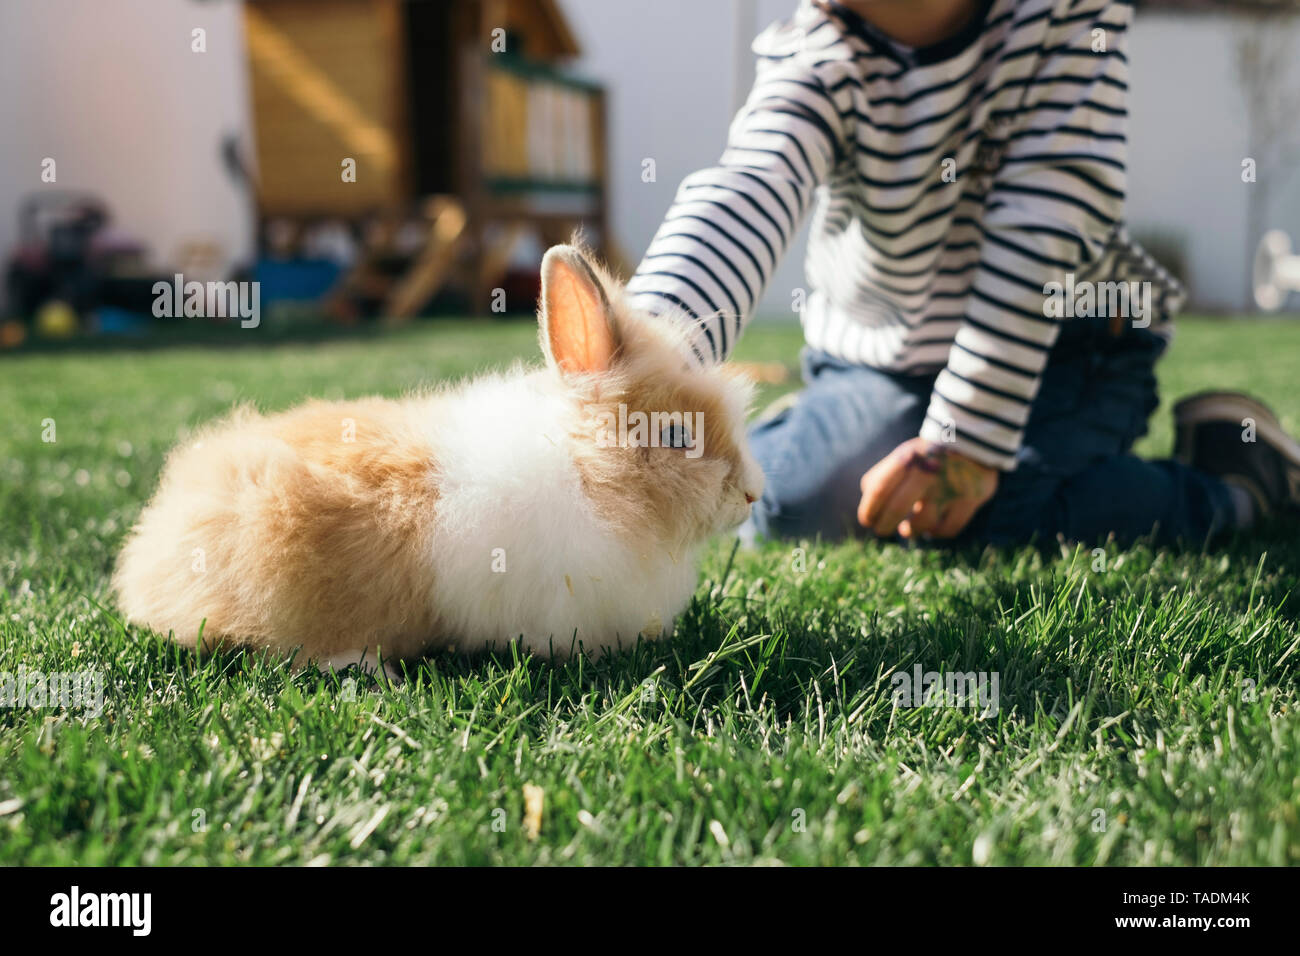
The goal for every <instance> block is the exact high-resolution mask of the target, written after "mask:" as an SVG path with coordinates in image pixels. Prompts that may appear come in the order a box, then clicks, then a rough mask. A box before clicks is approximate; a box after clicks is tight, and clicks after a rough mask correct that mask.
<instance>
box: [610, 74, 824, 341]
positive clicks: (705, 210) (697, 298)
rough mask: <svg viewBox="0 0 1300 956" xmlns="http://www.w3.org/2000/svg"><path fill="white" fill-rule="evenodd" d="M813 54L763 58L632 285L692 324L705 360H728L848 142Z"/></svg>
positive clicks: (638, 295)
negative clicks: (718, 150)
mask: <svg viewBox="0 0 1300 956" xmlns="http://www.w3.org/2000/svg"><path fill="white" fill-rule="evenodd" d="M814 60H815V57H814V56H813V55H811V54H806V53H792V54H791V55H789V56H786V57H770V58H765V59H763V60H761V61H760V64H759V71H758V76H757V79H756V81H755V84H754V87H753V90H752V91H751V92H750V95H749V97H748V99H747V100H746V103H745V105H744V107H743V108H742V109H741V110H740V112H739V113H738V114H737V115H736V117H735V119H734V120H733V121H732V124H731V127H730V130H729V132H728V136H727V145H726V149H725V151H724V152H723V154H722V158H721V159H720V160H719V162H718V164H717V165H716V166H713V167H711V168H708V169H704V170H700V171H699V172H696V173H692V174H691V175H690V176H688V177H686V179H685V180H683V182H682V184H681V186H680V187H679V188H678V190H677V195H676V197H675V198H674V200H673V203H672V206H671V207H670V208H669V210H668V212H667V215H666V216H665V217H664V221H663V224H662V225H661V226H660V227H659V230H658V232H656V234H655V236H654V239H653V240H652V241H651V243H650V247H649V249H648V250H647V251H646V254H645V257H644V259H642V261H641V264H640V266H639V267H638V269H637V271H636V274H635V275H634V276H633V277H632V279H631V281H630V282H629V283H628V292H629V293H630V294H631V296H632V300H633V302H634V304H636V305H637V306H638V307H641V308H644V309H647V310H649V311H651V312H655V313H662V312H666V311H669V310H672V311H675V312H676V313H677V314H678V315H680V316H684V317H685V319H686V320H687V321H688V322H690V323H691V326H692V332H693V335H692V344H693V346H694V348H695V352H696V355H697V356H698V357H699V358H700V360H701V361H702V362H706V363H707V362H721V361H722V360H723V359H725V358H726V357H727V355H728V354H729V353H730V351H731V349H732V348H733V347H734V346H735V344H736V340H737V338H739V336H740V333H741V330H742V329H743V328H744V326H745V323H746V322H748V320H749V319H750V317H751V316H752V315H753V312H754V307H755V306H756V305H757V303H758V300H759V298H760V297H761V296H762V294H763V290H764V289H765V288H766V286H767V283H768V280H769V279H770V278H771V276H772V273H773V271H774V270H775V268H776V265H777V263H778V262H779V261H780V259H781V257H782V256H783V255H784V254H785V251H786V249H787V247H788V246H789V244H790V241H791V239H792V238H793V236H794V234H795V233H796V232H797V231H798V229H799V225H800V223H801V222H802V221H803V217H804V215H805V214H806V213H807V211H808V208H809V206H810V204H811V202H812V198H813V191H814V190H815V189H816V188H817V186H818V185H820V184H821V183H823V182H825V181H826V179H827V178H828V176H829V175H830V172H831V170H832V169H833V168H834V167H835V164H836V162H837V161H838V158H839V157H840V156H841V155H842V151H843V148H844V142H845V138H844V132H843V119H842V116H841V112H840V110H839V109H837V107H836V103H835V100H834V99H833V97H832V96H831V94H830V93H829V92H827V88H826V84H825V83H824V82H823V81H822V80H821V79H820V78H819V77H818V75H817V74H818V71H817V68H816V66H815V63H814Z"/></svg>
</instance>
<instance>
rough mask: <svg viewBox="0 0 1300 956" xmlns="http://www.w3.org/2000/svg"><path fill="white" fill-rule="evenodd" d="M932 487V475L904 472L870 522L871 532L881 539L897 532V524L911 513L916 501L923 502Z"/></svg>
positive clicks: (911, 471)
mask: <svg viewBox="0 0 1300 956" xmlns="http://www.w3.org/2000/svg"><path fill="white" fill-rule="evenodd" d="M933 486H934V475H932V474H930V473H928V472H924V471H919V470H915V469H912V470H909V471H907V472H905V473H904V475H903V478H902V480H901V481H899V482H898V484H897V485H895V486H894V490H893V492H891V493H890V495H889V499H888V500H887V501H886V502H885V506H884V507H883V508H882V509H881V510H880V513H879V514H878V515H876V518H875V520H874V521H872V522H871V530H872V531H873V532H875V533H876V534H877V535H880V536H881V537H884V536H886V535H891V534H893V533H894V532H895V531H897V530H898V525H899V523H900V522H902V520H903V519H904V518H906V517H907V516H908V515H910V514H911V513H912V509H913V507H915V505H916V503H917V502H918V501H922V500H924V498H925V496H926V494H927V493H928V492H929V491H930V489H931V488H932V487H933Z"/></svg>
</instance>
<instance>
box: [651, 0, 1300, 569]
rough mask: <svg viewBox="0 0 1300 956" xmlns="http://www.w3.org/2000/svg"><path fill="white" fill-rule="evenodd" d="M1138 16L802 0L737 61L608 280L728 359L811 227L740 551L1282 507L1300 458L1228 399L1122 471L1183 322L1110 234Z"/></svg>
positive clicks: (1174, 296)
mask: <svg viewBox="0 0 1300 956" xmlns="http://www.w3.org/2000/svg"><path fill="white" fill-rule="evenodd" d="M1131 18H1132V7H1131V4H1130V3H1123V2H1115V0H856V2H850V0H842V2H834V0H804V2H803V3H802V5H801V6H800V7H799V9H798V11H797V12H796V14H795V16H794V18H793V19H792V20H791V21H789V22H787V23H782V24H776V25H774V26H772V27H771V28H769V29H768V30H766V31H765V32H764V33H763V34H762V35H761V36H759V38H758V39H757V40H756V41H755V43H754V50H755V52H756V53H757V54H758V56H759V65H758V77H757V81H756V83H755V85H754V89H753V91H752V93H751V94H750V96H749V99H748V101H747V102H746V104H745V106H744V108H743V109H742V110H741V111H740V113H739V114H738V115H737V116H736V118H735V120H734V121H733V123H732V125H731V129H730V133H729V136H728V142H727V148H726V150H725V152H724V153H723V155H722V159H721V161H720V162H719V164H718V165H717V166H715V167H713V168H711V169H707V170H704V171H701V172H698V173H695V174H693V175H692V176H689V177H688V178H687V179H686V180H685V181H684V182H683V183H682V185H681V188H680V190H679V192H678V194H677V197H676V199H675V201H674V203H673V205H672V208H671V209H669V211H668V214H667V216H666V217H665V220H664V223H663V225H662V226H661V227H660V229H659V231H658V233H657V234H656V235H655V237H654V240H653V242H652V243H651V245H650V248H649V250H648V251H647V253H646V256H645V259H644V260H643V261H642V263H641V266H640V268H639V269H638V271H637V273H636V275H635V276H634V277H633V279H632V281H631V282H630V284H629V290H630V291H631V292H632V293H633V296H634V300H635V302H636V304H637V305H640V306H642V307H645V308H649V309H651V310H654V311H659V312H665V313H668V312H671V313H673V314H675V315H678V316H679V317H683V316H684V317H685V319H686V320H687V321H689V322H691V323H692V333H693V341H694V345H695V350H696V353H697V356H698V358H699V359H700V360H701V361H703V362H717V361H721V360H723V359H724V358H726V356H727V354H728V352H729V351H730V349H731V348H732V346H734V345H735V342H736V339H737V338H738V337H739V335H740V333H741V330H742V328H743V327H744V324H745V322H746V321H747V319H748V318H749V316H750V315H751V313H752V312H753V309H754V306H755V304H756V303H757V301H758V299H759V297H760V295H761V294H762V291H763V289H764V287H765V285H766V283H767V280H768V279H769V277H770V276H771V274H772V271H773V270H774V268H775V267H776V264H777V260H778V259H779V258H780V256H781V255H782V254H783V253H784V251H785V249H786V246H787V245H788V243H789V241H790V239H791V237H792V236H793V235H794V234H795V232H796V231H797V230H798V228H799V225H800V223H801V221H802V220H803V218H804V216H805V215H806V214H807V213H808V212H809V210H810V209H811V211H812V216H813V221H812V228H811V236H810V240H809V246H808V257H807V261H806V264H805V269H806V275H807V283H808V286H809V289H808V291H807V296H806V304H805V305H804V307H803V309H802V313H801V320H802V323H803V327H804V332H805V337H806V339H807V347H806V348H805V350H804V355H803V372H804V379H805V382H806V388H805V389H804V391H803V392H802V393H800V395H799V396H798V398H797V401H795V402H794V403H792V404H789V405H787V406H786V407H785V408H783V409H782V410H780V411H779V412H778V413H776V414H773V415H769V416H765V417H764V418H763V419H762V420H760V422H759V423H758V424H757V425H756V426H755V427H754V429H753V432H752V436H751V437H752V441H753V448H754V453H755V455H756V457H757V458H758V461H759V463H760V464H761V465H762V466H763V470H764V472H765V474H766V477H767V486H766V490H765V492H764V494H763V497H762V498H761V499H760V501H759V502H758V503H757V504H756V505H755V508H754V512H753V516H752V518H751V522H752V526H753V527H752V528H751V529H750V530H751V531H757V532H759V533H763V534H767V535H779V536H812V535H815V534H821V535H822V536H824V537H826V538H834V537H837V536H841V535H843V534H845V533H846V532H848V531H850V530H853V529H854V527H855V525H854V518H855V517H856V526H857V528H859V529H861V528H865V529H869V530H870V531H872V532H874V533H875V534H877V535H892V534H894V533H895V532H896V533H898V534H900V535H902V536H904V537H911V536H925V537H935V538H952V537H957V536H959V535H960V536H962V537H964V538H967V539H975V540H982V541H991V542H1015V541H1025V540H1028V539H1030V538H1033V537H1035V536H1043V535H1049V536H1050V535H1056V534H1064V535H1065V536H1067V537H1070V538H1074V539H1082V540H1089V539H1095V538H1100V537H1104V536H1106V535H1107V534H1111V533H1114V534H1117V535H1119V536H1122V537H1133V536H1137V535H1141V534H1146V533H1149V532H1152V531H1155V532H1157V533H1158V534H1159V535H1160V536H1162V537H1163V538H1165V539H1178V538H1181V539H1184V540H1187V541H1191V542H1193V543H1199V542H1201V541H1203V540H1205V539H1207V538H1209V537H1211V536H1212V535H1214V534H1216V533H1218V532H1220V531H1222V530H1225V529H1229V528H1234V527H1245V526H1248V525H1249V524H1251V523H1252V522H1254V521H1255V520H1257V519H1259V518H1261V517H1263V516H1264V515H1266V514H1267V513H1269V512H1271V511H1273V510H1275V509H1278V508H1281V507H1284V506H1290V505H1294V504H1296V503H1297V502H1300V444H1297V443H1296V442H1294V441H1293V440H1291V439H1290V438H1289V437H1288V436H1286V435H1285V434H1284V433H1283V431H1282V429H1281V427H1280V426H1279V425H1278V423H1277V421H1276V419H1275V418H1274V417H1273V416H1272V414H1271V413H1270V412H1269V411H1268V410H1267V409H1265V408H1263V407H1261V406H1259V405H1258V404H1256V403H1254V402H1251V401H1250V400H1249V399H1246V398H1245V397H1244V396H1236V395H1230V394H1223V393H1219V394H1213V395H1207V396H1201V397H1199V398H1196V399H1193V400H1190V401H1189V402H1184V403H1182V404H1180V406H1179V407H1178V408H1177V409H1176V417H1177V426H1178V447H1177V449H1176V458H1175V460H1170V461H1144V460H1141V459H1138V458H1136V457H1134V456H1133V455H1132V454H1130V449H1131V447H1132V444H1133V442H1134V441H1135V440H1136V439H1137V438H1138V437H1140V436H1141V435H1142V434H1144V433H1145V431H1146V420H1147V417H1148V416H1149V415H1150V414H1151V412H1152V411H1153V410H1154V409H1155V407H1156V405H1157V398H1156V388H1155V376H1154V373H1153V366H1154V364H1155V361H1156V359H1157V358H1158V357H1159V356H1160V354H1161V353H1162V352H1163V350H1164V348H1165V346H1166V343H1167V341H1168V337H1169V334H1170V331H1171V330H1170V323H1169V320H1168V317H1169V315H1170V313H1171V312H1172V311H1174V310H1175V309H1176V307H1177V304H1178V300H1179V299H1180V298H1181V290H1180V289H1179V287H1178V285H1177V283H1176V282H1175V281H1174V280H1173V278H1172V277H1171V276H1169V274H1168V273H1166V272H1165V271H1164V270H1163V269H1161V268H1160V267H1159V266H1158V265H1157V264H1156V263H1155V262H1154V261H1152V260H1151V258H1150V257H1149V256H1147V255H1146V254H1145V253H1144V252H1143V251H1142V250H1141V249H1139V248H1138V247H1137V246H1136V245H1135V244H1134V243H1133V242H1131V241H1130V240H1129V239H1128V237H1127V235H1126V234H1125V232H1124V230H1123V228H1122V225H1121V220H1122V214H1123V206H1124V193H1125V128H1126V125H1127V117H1128V110H1127V105H1126V104H1127V98H1128V97H1127V91H1128V83H1127V76H1128V59H1127V57H1126V55H1125V47H1126V42H1125V41H1126V36H1127V32H1128V27H1129V23H1130V20H1131ZM1116 282H1119V283H1125V285H1115V284H1114V283H1116ZM1243 418H1251V419H1253V420H1254V421H1255V422H1256V423H1257V425H1256V432H1255V437H1256V440H1254V441H1250V442H1247V441H1243V440H1242V435H1243V426H1242V420H1243Z"/></svg>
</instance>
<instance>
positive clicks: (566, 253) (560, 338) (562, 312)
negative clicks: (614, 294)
mask: <svg viewBox="0 0 1300 956" xmlns="http://www.w3.org/2000/svg"><path fill="white" fill-rule="evenodd" d="M538 321H539V322H541V326H542V329H541V332H542V335H541V339H542V351H543V352H545V353H546V359H547V361H548V362H550V363H551V365H553V366H555V367H556V368H558V369H559V370H560V371H561V372H569V373H578V374H583V373H590V372H604V371H607V370H608V369H609V367H610V365H611V364H612V363H613V361H614V355H615V353H617V351H618V332H617V329H616V328H615V327H614V318H613V315H612V313H611V311H610V307H609V298H608V297H607V296H606V295H605V288H604V286H603V285H602V284H601V281H600V278H599V277H598V276H597V275H596V272H595V270H594V269H592V267H591V265H590V264H589V263H588V262H587V260H586V257H584V256H583V254H582V253H581V252H580V251H579V250H577V249H575V248H574V247H573V246H552V247H551V248H550V249H548V250H547V252H546V255H545V256H544V257H543V258H542V304H541V309H540V310H539V313H538Z"/></svg>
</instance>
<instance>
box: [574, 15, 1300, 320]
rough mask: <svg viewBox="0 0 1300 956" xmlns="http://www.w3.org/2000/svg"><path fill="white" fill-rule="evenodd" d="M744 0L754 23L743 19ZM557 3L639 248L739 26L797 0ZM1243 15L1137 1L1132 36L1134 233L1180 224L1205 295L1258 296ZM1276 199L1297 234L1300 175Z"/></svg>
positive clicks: (735, 70)
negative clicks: (1244, 167)
mask: <svg viewBox="0 0 1300 956" xmlns="http://www.w3.org/2000/svg"><path fill="white" fill-rule="evenodd" d="M749 4H752V5H753V9H754V14H753V15H752V18H751V20H750V22H752V24H753V27H752V28H749V29H748V30H746V28H745V27H743V26H742V24H744V23H745V21H746V15H745V12H744V11H745V7H746V5H749ZM561 6H562V8H563V10H564V12H565V13H566V15H567V16H568V17H569V21H570V23H571V25H572V26H573V28H574V30H575V32H576V33H577V34H578V39H579V42H580V44H581V45H582V48H583V51H584V56H583V58H582V59H581V60H580V61H579V62H578V63H577V64H575V66H576V68H578V69H579V70H581V71H583V72H585V73H587V74H588V75H590V76H592V77H594V78H597V79H600V80H602V81H603V82H605V83H607V84H608V85H609V89H610V107H611V113H612V117H611V119H612V125H611V129H610V149H611V205H612V212H613V225H614V230H615V233H616V237H617V239H618V241H619V243H620V245H621V246H622V247H623V249H624V250H625V252H626V253H627V254H628V256H629V257H631V258H632V259H633V260H634V261H635V260H637V259H638V258H639V257H640V255H641V254H642V253H643V252H644V251H645V247H646V246H647V245H648V244H649V242H650V238H651V236H652V235H653V234H654V231H655V229H656V228H657V227H658V225H659V221H660V218H661V217H662V215H663V213H664V211H665V210H666V209H667V206H668V204H669V202H670V201H671V199H672V196H673V193H674V191H675V190H676V188H677V185H678V183H679V182H680V181H681V180H682V178H683V177H684V176H685V175H686V174H687V173H690V172H692V171H693V170H695V169H698V168H700V167H702V166H707V165H710V164H712V163H714V162H715V161H716V160H717V158H718V156H719V154H720V153H721V151H722V146H723V141H724V138H725V135H726V129H727V124H728V122H729V120H730V118H731V115H732V112H733V110H734V108H735V106H736V105H737V94H738V91H737V77H738V76H739V77H743V82H744V84H745V85H746V86H747V85H748V82H749V81H750V80H751V79H752V76H753V64H752V56H751V55H750V54H748V52H746V53H745V54H744V58H743V60H742V59H739V58H738V52H737V48H738V46H739V45H740V44H738V38H739V35H740V32H742V31H745V32H748V33H749V34H751V36H750V38H751V39H752V34H753V33H756V32H757V31H758V30H761V29H762V28H763V27H764V26H765V25H766V24H768V23H770V22H771V21H773V20H775V19H779V18H782V17H785V16H788V15H789V13H790V11H791V10H793V9H794V7H795V0H656V2H655V3H654V4H652V5H642V4H632V3H628V2H625V0H561ZM1249 22H1251V21H1250V20H1248V19H1246V18H1240V17H1236V16H1232V15H1228V14H1222V13H1217V14H1197V15H1187V14H1182V15H1177V14H1174V15H1171V14H1154V13H1140V14H1139V15H1138V17H1137V21H1136V24H1135V26H1134V29H1133V33H1132V35H1131V37H1130V39H1129V54H1130V57H1129V58H1130V62H1131V69H1132V77H1131V79H1132V84H1131V86H1132V91H1133V92H1132V97H1131V102H1130V109H1131V111H1132V119H1131V124H1130V154H1129V220H1130V226H1131V229H1132V231H1134V232H1136V233H1138V234H1142V233H1143V232H1147V231H1153V230H1154V231H1160V232H1167V233H1174V234H1177V235H1179V236H1181V237H1182V239H1183V241H1184V242H1185V244H1186V246H1185V248H1186V255H1187V260H1188V266H1189V271H1190V273H1191V275H1190V285H1191V290H1190V291H1191V293H1192V297H1193V300H1194V303H1195V305H1196V306H1197V307H1199V308H1206V309H1235V310H1238V311H1242V310H1248V309H1251V308H1253V306H1251V304H1250V303H1249V301H1248V294H1247V289H1248V286H1247V276H1248V274H1249V268H1250V257H1251V256H1252V255H1253V249H1254V243H1255V242H1256V241H1257V240H1258V236H1255V237H1247V235H1246V192H1245V190H1247V189H1250V188H1257V187H1258V184H1256V187H1252V186H1249V185H1247V184H1245V183H1243V182H1242V181H1241V160H1242V158H1243V157H1245V156H1247V155H1249V151H1248V149H1247V146H1246V128H1245V120H1244V100H1243V98H1242V93H1241V90H1240V87H1239V83H1238V79H1237V68H1236V60H1235V57H1236V39H1237V36H1238V33H1239V31H1240V29H1242V28H1243V26H1244V25H1245V24H1247V23H1249ZM1293 22H1296V23H1298V24H1300V19H1297V20H1295V21H1293ZM1298 35H1300V34H1298ZM747 45H748V44H747V43H746V44H744V46H745V47H746V48H747ZM1295 49H1296V53H1297V55H1296V57H1295V58H1294V59H1295V60H1296V61H1298V65H1297V68H1296V72H1295V75H1293V76H1291V77H1289V78H1286V79H1285V80H1284V79H1282V78H1279V82H1287V83H1289V84H1291V85H1292V86H1293V87H1296V88H1298V89H1300V40H1297V42H1296V46H1295ZM740 92H741V93H742V94H743V90H741V91H740ZM1296 122H1297V124H1300V117H1297V119H1296ZM645 157H653V158H654V159H655V160H656V163H657V166H658V182H656V183H654V184H645V183H642V182H641V178H640V174H641V161H642V159H643V158H645ZM1270 202H1271V209H1270V215H1271V221H1270V222H1268V223H1266V224H1265V228H1267V227H1269V226H1276V227H1278V228H1283V229H1286V230H1287V231H1288V232H1289V233H1291V235H1292V236H1294V237H1296V240H1297V245H1300V175H1295V176H1291V177H1290V179H1289V181H1287V182H1279V183H1277V184H1276V185H1275V187H1274V188H1273V190H1272V192H1271V194H1270ZM802 266H803V242H802V237H801V238H800V241H797V242H796V243H795V244H794V246H793V248H792V249H791V251H790V253H789V254H788V255H787V256H786V259H785V261H784V262H783V263H782V265H781V267H780V269H779V270H778V271H777V274H776V276H775V277H774V279H773V281H772V283H771V286H770V287H769V290H768V294H767V295H766V297H765V298H764V300H763V302H762V304H761V306H760V312H761V313H763V314H771V315H773V316H777V315H780V316H791V309H790V291H791V290H792V289H794V288H796V287H798V286H800V285H802V284H803V268H802Z"/></svg>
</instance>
